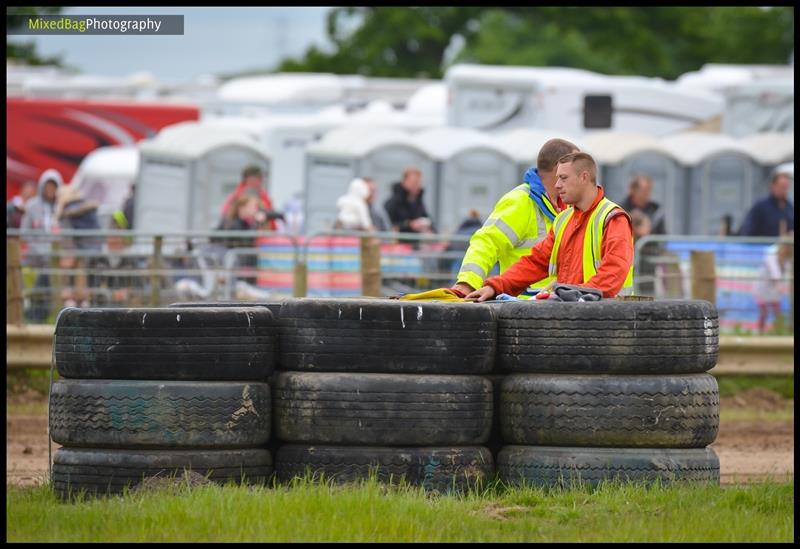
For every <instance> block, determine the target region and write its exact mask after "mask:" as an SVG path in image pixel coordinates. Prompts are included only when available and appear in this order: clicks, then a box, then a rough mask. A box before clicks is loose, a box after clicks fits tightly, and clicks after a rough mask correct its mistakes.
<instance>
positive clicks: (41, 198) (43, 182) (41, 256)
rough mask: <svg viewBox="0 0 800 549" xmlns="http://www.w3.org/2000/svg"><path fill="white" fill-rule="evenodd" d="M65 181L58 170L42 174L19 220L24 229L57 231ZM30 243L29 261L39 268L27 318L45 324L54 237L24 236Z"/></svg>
mask: <svg viewBox="0 0 800 549" xmlns="http://www.w3.org/2000/svg"><path fill="white" fill-rule="evenodd" d="M63 185H64V180H63V179H62V177H61V174H60V173H59V172H58V170H52V169H51V170H45V171H44V173H42V175H41V176H40V177H39V191H38V193H37V195H36V196H34V197H33V198H31V199H30V200H28V202H27V203H26V204H25V214H24V215H23V216H22V221H21V222H20V229H21V230H23V231H24V230H29V231H30V230H32V231H42V232H45V233H52V232H54V230H55V228H56V227H57V226H58V220H57V218H56V203H57V201H56V198H57V196H58V189H60V188H61V187H62V186H63ZM22 238H23V239H24V240H25V241H26V242H27V244H28V253H27V258H26V260H25V261H26V264H27V265H28V266H30V267H33V268H34V270H35V271H36V281H35V282H34V288H35V291H34V293H33V294H32V295H31V298H30V306H29V307H27V308H26V310H25V317H26V319H27V320H28V321H29V322H32V323H34V324H39V323H43V322H44V321H45V319H46V318H47V315H48V313H49V301H50V293H49V292H50V278H49V275H48V274H45V273H44V272H42V271H41V269H42V268H43V267H46V266H47V265H48V263H49V262H50V253H51V240H50V239H49V238H47V237H45V238H42V237H41V236H30V237H29V238H28V237H26V236H23V237H22Z"/></svg>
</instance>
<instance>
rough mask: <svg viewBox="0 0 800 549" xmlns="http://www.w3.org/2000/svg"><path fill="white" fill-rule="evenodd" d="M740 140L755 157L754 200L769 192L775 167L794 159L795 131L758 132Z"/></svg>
mask: <svg viewBox="0 0 800 549" xmlns="http://www.w3.org/2000/svg"><path fill="white" fill-rule="evenodd" d="M739 142H740V143H741V145H742V146H743V147H744V148H745V149H747V150H748V151H749V152H750V154H751V155H752V156H753V157H754V158H755V165H756V178H755V179H754V180H753V200H758V199H760V198H762V197H764V196H766V195H767V193H768V192H769V179H770V177H771V176H772V174H773V172H774V171H775V169H776V168H777V167H778V166H779V165H781V164H785V163H786V162H792V161H794V133H756V134H753V135H749V136H747V137H743V138H741V139H740V140H739Z"/></svg>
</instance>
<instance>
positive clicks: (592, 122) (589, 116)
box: [583, 95, 612, 129]
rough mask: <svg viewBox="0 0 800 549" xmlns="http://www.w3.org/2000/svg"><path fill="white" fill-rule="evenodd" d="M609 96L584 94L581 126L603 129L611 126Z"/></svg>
mask: <svg viewBox="0 0 800 549" xmlns="http://www.w3.org/2000/svg"><path fill="white" fill-rule="evenodd" d="M611 110H612V106H611V96H610V95H586V96H584V98H583V127H584V128H587V129H592V128H593V129H604V128H610V127H611Z"/></svg>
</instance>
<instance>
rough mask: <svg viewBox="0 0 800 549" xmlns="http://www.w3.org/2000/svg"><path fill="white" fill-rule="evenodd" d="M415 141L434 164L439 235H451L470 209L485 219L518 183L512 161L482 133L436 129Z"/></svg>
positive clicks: (467, 129)
mask: <svg viewBox="0 0 800 549" xmlns="http://www.w3.org/2000/svg"><path fill="white" fill-rule="evenodd" d="M415 139H416V140H417V143H418V144H420V145H421V146H422V147H423V148H424V149H425V150H426V151H428V153H429V154H430V156H431V157H432V158H434V159H435V160H436V161H437V163H438V168H439V188H440V200H439V211H438V212H437V216H436V219H437V221H438V227H439V230H440V232H455V231H456V230H457V229H458V227H459V226H460V225H461V223H462V222H463V221H464V220H465V219H466V218H467V217H468V215H469V212H470V210H473V209H474V210H477V211H478V213H479V214H480V217H481V218H482V219H486V218H487V217H488V216H489V214H490V213H491V212H492V210H493V209H494V206H495V203H496V202H497V200H498V199H499V198H500V197H501V196H503V195H504V194H505V193H506V192H507V191H508V190H509V189H512V188H513V187H514V186H516V185H517V184H519V182H520V181H521V179H519V177H518V174H517V166H516V163H515V162H514V159H513V158H511V156H510V155H509V154H507V153H506V152H505V151H503V150H502V149H500V148H499V147H498V146H497V145H496V143H495V142H496V140H495V139H492V138H491V137H490V136H488V135H487V134H485V133H482V132H479V131H476V130H472V129H469V128H436V129H431V130H427V131H424V132H420V133H419V134H417V135H416V136H415Z"/></svg>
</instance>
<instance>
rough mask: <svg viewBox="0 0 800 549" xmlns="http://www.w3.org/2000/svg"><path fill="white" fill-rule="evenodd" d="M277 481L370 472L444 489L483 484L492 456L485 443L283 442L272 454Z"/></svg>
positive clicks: (357, 476)
mask: <svg viewBox="0 0 800 549" xmlns="http://www.w3.org/2000/svg"><path fill="white" fill-rule="evenodd" d="M275 473H276V476H277V478H278V480H279V481H281V482H288V481H290V480H291V479H292V478H294V477H301V478H302V477H304V476H305V475H306V473H311V474H313V475H314V476H315V478H320V475H321V476H322V478H323V479H328V478H330V479H333V480H334V481H336V482H341V483H343V482H353V481H358V480H362V479H366V478H368V477H369V476H370V474H371V473H374V474H375V475H376V477H377V479H378V480H379V481H381V482H385V483H397V482H399V480H400V479H401V478H404V479H405V480H406V482H407V483H408V484H411V485H413V486H422V487H423V488H425V489H426V490H433V491H438V492H442V493H449V492H460V491H464V490H466V489H468V488H469V487H479V486H481V485H485V484H486V482H487V481H489V480H491V479H492V478H493V477H494V461H493V460H492V454H491V452H490V451H489V450H488V449H487V448H483V447H479V446H462V447H458V448H442V447H425V448H411V447H406V448H385V447H377V446H301V445H295V444H287V445H284V446H281V447H280V449H278V453H277V454H276V455H275Z"/></svg>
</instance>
